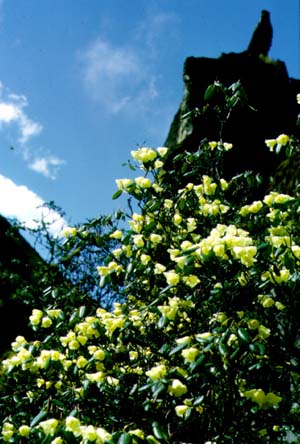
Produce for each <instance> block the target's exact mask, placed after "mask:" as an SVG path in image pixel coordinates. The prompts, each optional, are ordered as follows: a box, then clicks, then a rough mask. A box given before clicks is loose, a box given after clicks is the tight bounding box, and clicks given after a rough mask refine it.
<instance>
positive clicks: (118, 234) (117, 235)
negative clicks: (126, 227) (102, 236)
mask: <svg viewBox="0 0 300 444" xmlns="http://www.w3.org/2000/svg"><path fill="white" fill-rule="evenodd" d="M122 236H123V233H122V231H121V230H115V231H114V232H113V233H111V234H110V235H109V237H110V238H111V239H121V238H122Z"/></svg>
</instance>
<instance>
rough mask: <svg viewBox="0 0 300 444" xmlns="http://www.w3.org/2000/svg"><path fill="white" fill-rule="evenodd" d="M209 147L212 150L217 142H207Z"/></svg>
mask: <svg viewBox="0 0 300 444" xmlns="http://www.w3.org/2000/svg"><path fill="white" fill-rule="evenodd" d="M208 145H209V147H210V149H211V150H212V151H213V150H214V149H215V148H216V147H217V146H218V142H208Z"/></svg>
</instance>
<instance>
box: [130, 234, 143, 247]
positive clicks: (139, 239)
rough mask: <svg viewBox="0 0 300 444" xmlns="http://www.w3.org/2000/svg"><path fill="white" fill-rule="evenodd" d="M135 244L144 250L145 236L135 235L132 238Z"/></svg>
mask: <svg viewBox="0 0 300 444" xmlns="http://www.w3.org/2000/svg"><path fill="white" fill-rule="evenodd" d="M132 240H133V243H134V244H135V245H136V246H137V247H138V248H142V247H143V246H144V245H145V242H144V239H143V235H142V234H135V235H134V236H132Z"/></svg>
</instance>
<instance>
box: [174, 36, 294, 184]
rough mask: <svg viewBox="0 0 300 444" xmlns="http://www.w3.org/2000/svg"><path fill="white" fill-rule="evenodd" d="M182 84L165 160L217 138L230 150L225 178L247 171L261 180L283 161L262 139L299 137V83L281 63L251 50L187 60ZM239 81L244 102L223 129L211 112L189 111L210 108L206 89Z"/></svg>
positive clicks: (235, 109)
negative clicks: (297, 96)
mask: <svg viewBox="0 0 300 444" xmlns="http://www.w3.org/2000/svg"><path fill="white" fill-rule="evenodd" d="M256 44H257V43H256ZM183 80H184V93H183V99H182V102H181V104H180V106H179V110H178V111H177V113H176V115H175V117H174V120H173V122H172V124H171V128H170V131H169V134H168V136H167V139H166V142H165V145H166V146H168V147H169V148H170V155H169V162H171V163H172V159H173V158H174V156H175V155H176V154H177V153H178V152H180V151H182V150H186V151H196V150H197V149H198V147H199V144H200V141H201V140H203V139H205V138H207V139H208V140H211V141H212V140H220V138H221V139H223V141H226V142H231V143H233V146H234V148H233V150H231V151H230V152H229V153H228V155H227V156H226V164H225V175H226V176H227V177H231V176H232V175H235V174H238V173H241V172H244V171H245V170H251V171H253V172H255V173H260V174H262V175H263V176H265V177H268V176H269V175H270V174H272V173H273V172H274V169H275V168H276V167H277V165H278V163H279V161H281V160H282V159H279V158H278V157H276V156H275V155H273V154H272V153H270V152H269V150H268V148H267V147H266V146H265V143H264V140H265V139H268V138H274V137H276V136H278V135H279V134H282V133H287V134H294V135H298V134H299V128H298V126H297V117H298V112H299V105H297V101H296V94H297V93H299V92H300V80H296V79H291V78H289V75H288V72H287V69H286V66H285V63H284V62H282V61H275V60H271V59H269V58H268V57H267V56H266V55H263V54H260V55H257V54H256V53H255V52H253V51H249V50H246V51H244V52H242V53H228V54H222V55H221V56H220V57H219V58H216V59H213V58H206V57H189V58H187V59H186V61H185V64H184V72H183ZM238 81H239V82H240V84H241V86H242V88H243V89H244V91H245V93H246V99H247V103H242V101H241V102H240V103H239V104H238V105H237V106H235V107H234V109H233V110H232V112H231V114H230V116H229V118H228V119H227V120H226V122H225V123H224V125H223V127H222V128H220V122H218V121H217V120H216V118H215V114H214V115H213V113H209V112H208V113H202V114H201V113H193V111H194V110H197V109H198V110H202V109H203V107H204V106H207V105H208V107H209V106H210V103H209V101H206V100H205V99H204V95H205V91H206V89H207V87H208V86H209V85H211V84H213V83H214V82H220V83H221V84H223V85H225V86H227V87H228V86H230V85H232V84H233V83H235V82H238ZM173 166H174V165H173Z"/></svg>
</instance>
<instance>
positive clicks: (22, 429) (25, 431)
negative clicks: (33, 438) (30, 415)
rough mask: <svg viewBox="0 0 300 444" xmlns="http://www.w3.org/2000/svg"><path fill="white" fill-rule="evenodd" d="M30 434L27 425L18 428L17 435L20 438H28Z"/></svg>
mask: <svg viewBox="0 0 300 444" xmlns="http://www.w3.org/2000/svg"><path fill="white" fill-rule="evenodd" d="M29 433H30V427H29V426H28V425H22V426H21V427H19V434H20V435H21V436H28V435H29Z"/></svg>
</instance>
